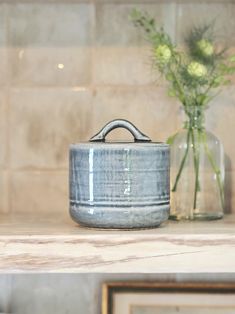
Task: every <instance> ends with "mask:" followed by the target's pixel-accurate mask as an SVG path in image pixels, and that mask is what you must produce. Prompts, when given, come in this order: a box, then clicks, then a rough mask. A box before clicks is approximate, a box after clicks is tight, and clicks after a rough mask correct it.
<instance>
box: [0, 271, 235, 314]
mask: <svg viewBox="0 0 235 314" xmlns="http://www.w3.org/2000/svg"><path fill="white" fill-rule="evenodd" d="M131 280H132V281H133V280H135V281H136V280H143V281H148V280H152V281H153V280H155V281H160V280H165V281H179V282H180V281H184V282H185V281H190V282H192V281H205V282H208V281H211V282H217V283H218V282H226V281H227V282H234V280H235V276H234V274H226V273H224V274H222V273H221V274H216V275H213V274H202V275H200V274H196V275H193V274H177V275H175V274H151V275H150V274H132V275H130V274H30V275H25V274H23V275H19V274H18V275H17V274H15V275H14V274H5V275H4V274H2V275H1V276H0V291H1V293H0V313H1V311H2V312H3V311H4V313H5V312H6V313H14V314H32V313H33V314H52V313H56V314H65V313H66V314H101V299H102V297H101V286H102V283H103V282H109V281H131Z"/></svg>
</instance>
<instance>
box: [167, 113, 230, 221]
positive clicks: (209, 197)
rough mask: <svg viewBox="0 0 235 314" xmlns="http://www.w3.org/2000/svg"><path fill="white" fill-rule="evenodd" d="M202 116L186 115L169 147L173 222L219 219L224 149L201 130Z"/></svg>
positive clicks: (220, 215)
mask: <svg viewBox="0 0 235 314" xmlns="http://www.w3.org/2000/svg"><path fill="white" fill-rule="evenodd" d="M198 114H199V115H200V117H202V116H203V113H202V112H200V111H199V113H198V112H197V113H196V115H194V114H192V116H189V119H188V121H186V123H185V127H184V129H182V130H181V131H179V132H178V133H177V134H176V135H175V136H174V137H173V140H172V144H171V215H170V217H171V218H173V219H177V220H179V219H190V220H194V219H198V220H212V219H219V218H222V217H223V211H224V174H225V171H224V150H223V145H222V144H221V142H220V141H219V140H218V138H217V137H216V136H215V135H213V134H212V133H210V132H208V131H207V130H206V129H205V128H204V119H201V120H200V117H199V116H198Z"/></svg>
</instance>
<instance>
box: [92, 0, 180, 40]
mask: <svg viewBox="0 0 235 314" xmlns="http://www.w3.org/2000/svg"><path fill="white" fill-rule="evenodd" d="M134 8H137V9H140V10H142V11H145V12H148V13H149V14H150V15H151V16H153V17H155V18H156V21H157V22H158V24H159V25H162V26H164V27H165V28H166V30H169V32H171V34H172V36H173V37H174V36H175V34H174V31H175V29H174V26H175V4H174V3H172V2H169V3H166V4H164V3H162V2H155V3H148V1H146V3H145V4H143V2H142V3H141V4H140V3H136V4H135V3H129V4H128V1H127V2H126V3H103V4H98V5H97V9H96V44H97V45H101V46H119V45H128V46H130V45H136V44H138V45H141V44H145V40H144V37H143V33H141V32H140V31H138V30H137V29H136V28H135V27H134V26H133V24H132V22H131V21H130V18H129V15H130V13H131V11H132V10H133V9H134Z"/></svg>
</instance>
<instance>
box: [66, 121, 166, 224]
mask: <svg viewBox="0 0 235 314" xmlns="http://www.w3.org/2000/svg"><path fill="white" fill-rule="evenodd" d="M119 127H121V128H125V129H127V130H129V131H130V132H131V133H132V134H133V136H134V142H105V137H106V135H107V134H108V133H109V132H110V131H112V130H113V129H115V128H119ZM169 159H170V156H169V146H168V145H167V144H163V143H154V142H151V140H150V139H149V138H148V137H147V136H146V135H144V134H143V133H141V132H140V131H139V130H138V129H137V128H136V127H135V126H134V125H133V124H131V123H130V122H128V121H126V120H120V119H119V120H114V121H111V122H109V123H108V124H107V125H106V126H105V127H104V128H103V129H102V130H101V131H100V132H99V133H98V134H97V135H95V136H94V137H92V138H91V139H90V142H87V143H80V144H72V145H71V146H70V215H71V217H72V219H73V220H75V221H76V222H78V223H79V224H82V225H85V226H88V227H98V228H112V229H113V228H114V229H122V228H124V229H132V228H153V227H157V226H159V225H160V224H161V223H162V222H164V221H165V220H167V219H168V216H169V211H170V182H169V180H170V178H169V172H170V161H169Z"/></svg>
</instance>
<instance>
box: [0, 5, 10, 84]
mask: <svg viewBox="0 0 235 314" xmlns="http://www.w3.org/2000/svg"><path fill="white" fill-rule="evenodd" d="M0 69H1V75H0V86H6V85H7V84H8V54H7V8H6V5H5V4H0Z"/></svg>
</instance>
